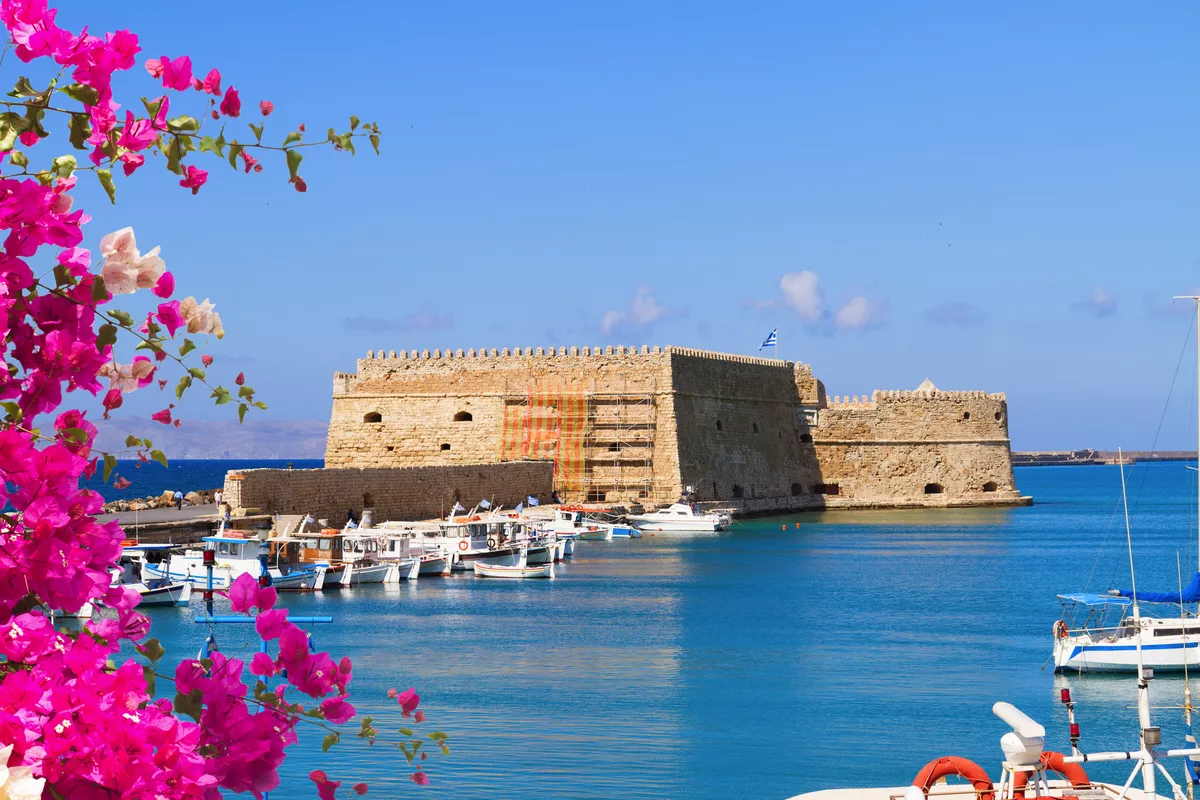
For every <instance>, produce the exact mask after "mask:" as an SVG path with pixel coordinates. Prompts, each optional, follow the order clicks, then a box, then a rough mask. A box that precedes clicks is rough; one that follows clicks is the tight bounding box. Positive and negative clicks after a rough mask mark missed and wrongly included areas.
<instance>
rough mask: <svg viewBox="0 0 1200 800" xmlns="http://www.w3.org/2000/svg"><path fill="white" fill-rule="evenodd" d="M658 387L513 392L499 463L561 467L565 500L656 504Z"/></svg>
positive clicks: (542, 387)
mask: <svg viewBox="0 0 1200 800" xmlns="http://www.w3.org/2000/svg"><path fill="white" fill-rule="evenodd" d="M656 415H657V403H656V402H655V392H654V384H653V383H651V384H650V386H649V387H648V389H646V388H642V389H641V390H636V389H631V388H629V387H628V385H627V384H624V385H623V386H622V388H621V389H620V390H618V391H604V392H599V391H596V390H595V386H594V382H593V383H591V384H582V383H573V384H572V383H561V382H538V381H531V382H530V383H529V384H528V385H527V387H526V389H525V392H524V394H521V393H518V392H516V391H511V390H509V391H506V395H505V399H504V424H503V431H502V433H501V448H500V450H501V451H500V459H501V460H502V461H513V460H517V459H538V460H553V461H554V488H555V491H556V492H558V494H559V497H560V498H561V499H563V500H573V501H578V500H586V501H589V502H608V501H612V500H626V499H629V500H636V499H643V498H647V497H650V496H651V495H652V493H653V488H654V442H655V431H656V428H657V419H656Z"/></svg>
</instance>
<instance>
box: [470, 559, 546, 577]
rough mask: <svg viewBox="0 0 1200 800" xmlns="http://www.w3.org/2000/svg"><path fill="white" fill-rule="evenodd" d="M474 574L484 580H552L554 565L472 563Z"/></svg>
mask: <svg viewBox="0 0 1200 800" xmlns="http://www.w3.org/2000/svg"><path fill="white" fill-rule="evenodd" d="M474 567H475V574H476V575H479V576H482V577H484V578H553V577H554V564H553V563H548V564H538V565H537V566H529V565H527V564H526V565H517V566H506V565H504V564H486V563H484V562H482V561H476V562H474Z"/></svg>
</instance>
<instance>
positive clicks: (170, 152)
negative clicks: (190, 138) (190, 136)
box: [167, 136, 183, 175]
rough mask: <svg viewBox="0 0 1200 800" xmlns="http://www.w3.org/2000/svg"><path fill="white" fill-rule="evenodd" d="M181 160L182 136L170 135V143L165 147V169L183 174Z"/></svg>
mask: <svg viewBox="0 0 1200 800" xmlns="http://www.w3.org/2000/svg"><path fill="white" fill-rule="evenodd" d="M182 160H183V144H182V137H180V136H172V137H171V144H170V146H169V147H167V169H168V170H169V171H171V172H174V173H175V174H176V175H182V174H183V167H182V166H181V162H182Z"/></svg>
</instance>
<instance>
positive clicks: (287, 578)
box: [142, 535, 325, 592]
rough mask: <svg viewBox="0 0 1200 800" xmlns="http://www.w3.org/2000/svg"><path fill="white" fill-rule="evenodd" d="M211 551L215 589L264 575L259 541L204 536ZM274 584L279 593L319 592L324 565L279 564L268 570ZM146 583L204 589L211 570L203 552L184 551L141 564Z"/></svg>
mask: <svg viewBox="0 0 1200 800" xmlns="http://www.w3.org/2000/svg"><path fill="white" fill-rule="evenodd" d="M201 541H202V542H204V543H205V545H206V546H207V549H208V550H212V551H213V552H214V559H215V563H214V565H213V588H214V589H222V590H224V589H228V588H229V587H230V585H231V584H232V582H233V581H234V580H235V579H236V578H237V577H238V576H239V575H243V574H247V573H248V574H250V575H251V576H253V577H254V578H256V579H257V578H258V577H259V576H260V575H262V572H263V562H262V561H261V559H260V557H259V556H260V554H261V553H262V547H263V543H262V542H260V541H259V540H258V539H243V538H240V537H236V536H230V535H218V536H205V537H204V538H203V539H201ZM267 572H268V574H269V575H270V577H271V585H272V586H274V587H275V588H276V590H278V591H283V592H287V591H291V592H311V591H318V590H320V589H321V588H322V586H323V585H324V583H325V566H324V565H322V564H314V565H300V564H287V563H282V562H281V563H280V564H279V565H277V566H273V567H269V568H268V570H267ZM142 578H143V580H145V579H149V580H152V581H153V580H164V581H168V582H171V583H174V582H180V581H182V582H187V583H191V584H193V585H198V586H200V587H201V588H204V587H206V586H207V582H208V571H207V569H206V568H205V565H204V551H203V550H185V551H184V552H183V554H182V555H179V556H173V557H172V559H171V560H170V562H164V563H162V564H153V563H151V562H148V561H143V562H142Z"/></svg>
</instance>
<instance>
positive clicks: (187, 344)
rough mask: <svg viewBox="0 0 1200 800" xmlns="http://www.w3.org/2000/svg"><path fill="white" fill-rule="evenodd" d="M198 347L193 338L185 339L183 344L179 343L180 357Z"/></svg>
mask: <svg viewBox="0 0 1200 800" xmlns="http://www.w3.org/2000/svg"><path fill="white" fill-rule="evenodd" d="M195 349H196V343H195V342H193V341H192V340H191V339H184V340H183V344H181V345H179V357H180V358H183V357H184V356H186V355H187V354H188V353H190V352H192V351H193V350H195Z"/></svg>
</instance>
